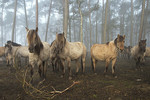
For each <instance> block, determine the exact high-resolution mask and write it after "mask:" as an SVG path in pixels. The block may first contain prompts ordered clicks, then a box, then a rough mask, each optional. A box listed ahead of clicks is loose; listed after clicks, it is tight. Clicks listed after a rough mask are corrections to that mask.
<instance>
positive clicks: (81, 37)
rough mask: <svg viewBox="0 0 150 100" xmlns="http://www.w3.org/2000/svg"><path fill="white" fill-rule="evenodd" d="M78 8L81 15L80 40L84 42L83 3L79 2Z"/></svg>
mask: <svg viewBox="0 0 150 100" xmlns="http://www.w3.org/2000/svg"><path fill="white" fill-rule="evenodd" d="M78 5H79V6H78V7H79V13H80V40H81V42H83V31H82V25H83V16H82V11H81V2H80V1H79V0H78Z"/></svg>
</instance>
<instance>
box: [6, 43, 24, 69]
mask: <svg viewBox="0 0 150 100" xmlns="http://www.w3.org/2000/svg"><path fill="white" fill-rule="evenodd" d="M11 46H16V47H19V46H21V44H18V43H15V42H12V41H10V40H9V41H7V43H6V44H5V57H6V61H7V66H9V65H12V63H13V55H12V54H11Z"/></svg>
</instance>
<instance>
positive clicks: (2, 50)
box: [0, 47, 5, 57]
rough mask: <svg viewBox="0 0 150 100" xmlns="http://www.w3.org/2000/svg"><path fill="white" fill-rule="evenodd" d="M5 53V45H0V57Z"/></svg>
mask: <svg viewBox="0 0 150 100" xmlns="http://www.w3.org/2000/svg"><path fill="white" fill-rule="evenodd" d="M4 55H5V47H0V57H2V56H4Z"/></svg>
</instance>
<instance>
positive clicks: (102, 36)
mask: <svg viewBox="0 0 150 100" xmlns="http://www.w3.org/2000/svg"><path fill="white" fill-rule="evenodd" d="M102 4H103V9H102V25H101V43H104V34H103V33H104V26H103V25H104V0H102Z"/></svg>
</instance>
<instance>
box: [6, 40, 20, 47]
mask: <svg viewBox="0 0 150 100" xmlns="http://www.w3.org/2000/svg"><path fill="white" fill-rule="evenodd" d="M7 44H10V45H13V46H21V44H18V43H16V42H13V41H10V40H9V41H7Z"/></svg>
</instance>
